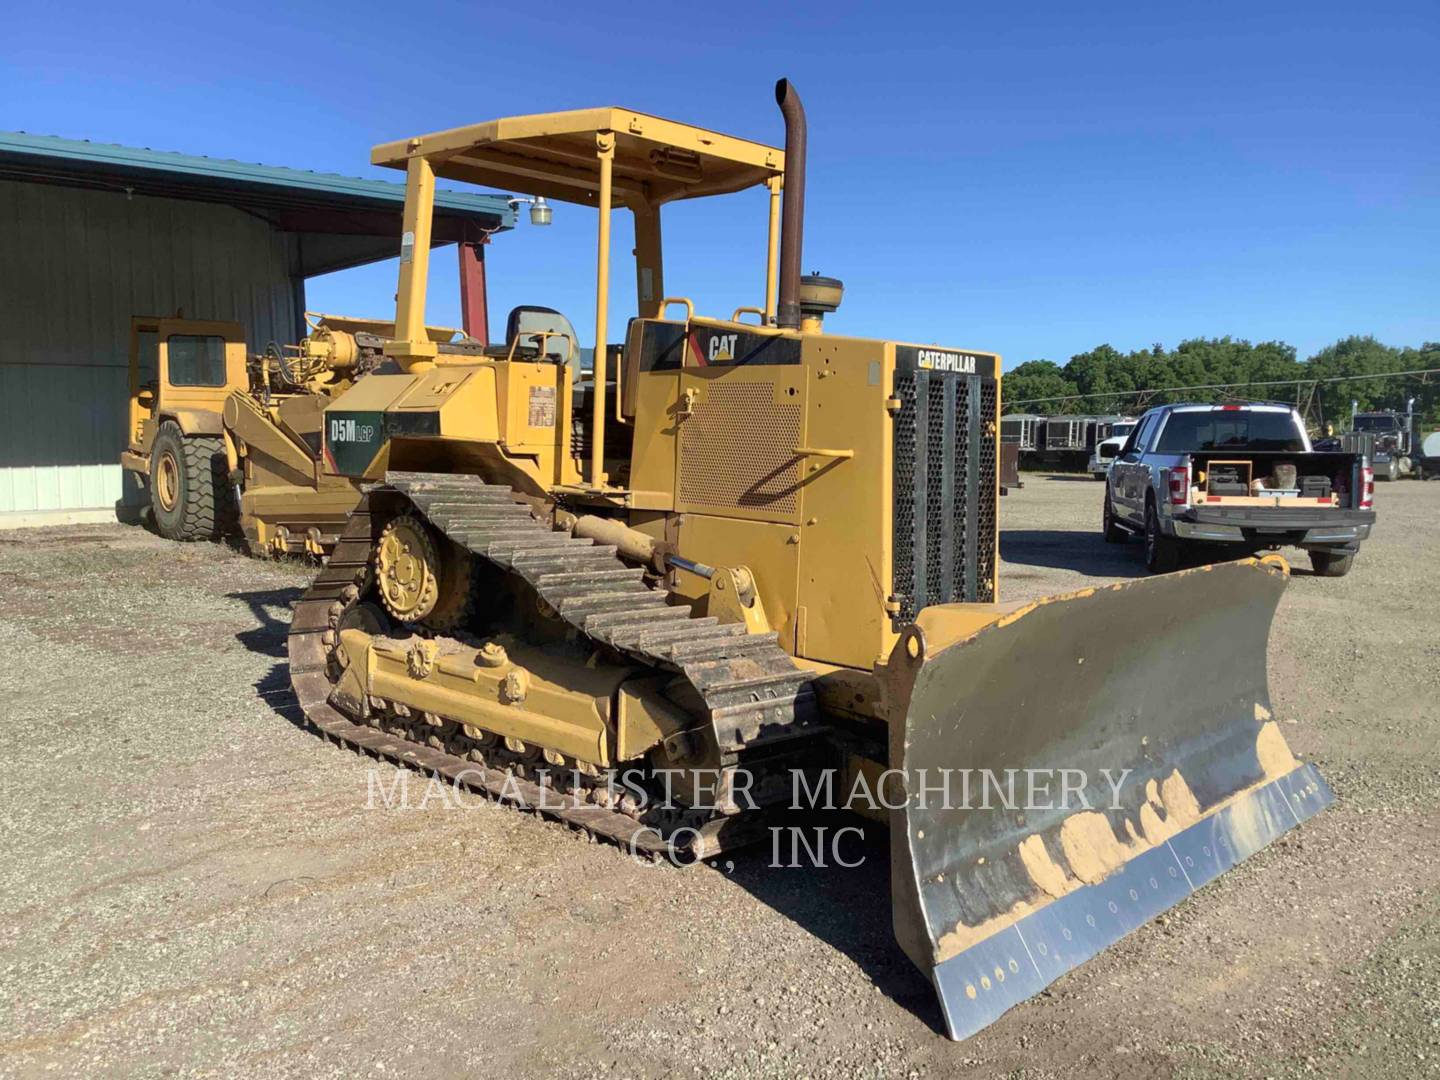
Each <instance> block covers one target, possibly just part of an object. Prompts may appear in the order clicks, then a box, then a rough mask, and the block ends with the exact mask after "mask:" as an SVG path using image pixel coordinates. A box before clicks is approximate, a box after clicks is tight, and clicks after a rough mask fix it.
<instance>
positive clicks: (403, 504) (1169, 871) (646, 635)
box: [290, 81, 1329, 1038]
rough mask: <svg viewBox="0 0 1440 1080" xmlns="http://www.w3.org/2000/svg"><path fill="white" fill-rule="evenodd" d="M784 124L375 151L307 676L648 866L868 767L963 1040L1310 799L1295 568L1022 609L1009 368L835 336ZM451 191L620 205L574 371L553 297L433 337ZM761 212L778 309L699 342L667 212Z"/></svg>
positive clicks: (451, 140) (552, 132) (592, 120)
mask: <svg viewBox="0 0 1440 1080" xmlns="http://www.w3.org/2000/svg"><path fill="white" fill-rule="evenodd" d="M777 101H778V102H779V104H780V108H781V111H782V113H783V115H784V119H785V146H784V149H783V150H782V149H781V148H779V147H774V146H766V145H764V144H760V143H756V142H753V141H750V140H746V139H739V138H734V137H731V136H726V135H722V134H719V133H717V132H714V131H709V130H706V129H702V128H695V127H691V126H688V125H684V124H677V123H675V122H673V121H668V120H664V119H661V118H658V117H654V116H650V115H647V114H643V113H637V112H633V111H630V110H624V109H618V108H602V109H590V110H579V111H575V112H569V113H557V114H549V115H545V116H533V117H517V118H510V119H503V120H496V121H491V122H489V123H485V124H479V125H474V126H472V127H468V128H457V129H453V130H451V131H445V132H437V133H434V134H431V135H424V136H420V137H417V138H413V139H407V140H403V141H400V142H395V143H390V144H386V145H383V146H381V147H378V148H376V150H375V153H374V158H373V160H374V161H375V163H377V164H379V165H383V166H390V167H394V168H401V169H404V170H405V171H406V173H407V196H406V208H405V239H404V243H403V245H402V250H401V264H400V280H399V288H398V291H397V312H396V322H395V325H396V336H395V340H393V341H390V342H388V343H387V344H386V345H385V353H386V355H387V356H388V357H389V358H391V359H392V360H393V361H394V362H395V371H394V372H390V371H388V370H387V371H386V372H383V373H376V374H373V375H370V376H368V377H367V378H366V379H364V380H362V382H361V383H359V384H357V385H356V387H355V388H354V389H353V390H351V391H350V392H349V393H347V394H345V395H344V396H342V397H341V398H339V399H338V400H336V401H335V402H334V403H333V404H332V405H331V406H330V407H329V409H328V410H327V413H326V418H327V424H326V430H327V445H326V453H327V455H328V457H327V460H328V461H329V462H330V463H331V465H332V467H333V468H335V469H336V470H337V471H339V472H344V473H346V474H347V475H350V476H353V477H355V478H357V479H360V480H363V481H365V482H367V483H368V485H369V487H368V494H367V495H366V497H365V500H364V501H363V502H362V504H361V506H360V507H359V508H358V509H357V510H356V512H355V514H353V515H352V516H351V519H350V522H349V524H348V525H347V527H346V530H345V533H344V535H343V536H342V537H341V539H340V542H339V544H338V545H337V547H336V550H335V554H334V555H333V556H332V558H331V560H330V563H329V565H328V566H327V567H326V569H325V571H324V572H323V573H322V574H321V576H320V578H319V579H318V580H317V582H316V584H315V586H314V587H313V588H312V589H311V591H310V592H309V593H307V594H306V597H305V599H304V600H303V601H302V602H301V604H300V605H299V606H298V607H297V610H296V615H295V619H294V622H293V624H292V629H291V636H290V658H291V670H292V675H293V679H294V684H295V688H296V694H297V696H298V698H299V700H300V702H301V705H302V706H303V707H304V709H305V710H306V714H307V716H308V717H309V718H310V720H311V722H312V723H314V724H315V725H316V726H317V727H320V728H322V729H323V730H324V731H326V732H327V733H328V734H330V735H332V736H334V737H336V738H339V739H342V740H345V741H347V742H351V743H353V744H354V745H357V746H362V747H364V748H366V749H367V750H370V751H372V752H375V753H380V754H386V755H389V756H392V757H394V758H395V759H396V760H400V761H405V762H410V763H418V764H421V765H423V766H424V767H426V768H429V769H432V770H433V771H435V772H437V773H440V774H442V775H445V776H451V777H455V778H460V777H466V776H468V777H470V778H471V780H470V781H469V782H472V783H473V784H475V785H477V786H479V787H481V788H482V789H483V790H486V791H488V792H490V793H491V794H494V795H496V797H498V798H501V799H505V800H508V801H517V800H519V801H524V800H525V799H528V798H529V797H530V796H529V795H528V794H526V793H527V792H531V793H534V792H541V793H543V794H544V795H545V800H544V802H543V803H542V804H541V805H540V806H539V809H540V810H541V812H544V813H547V814H550V815H551V816H554V817H556V818H558V819H560V820H563V821H564V822H566V823H567V824H568V825H570V826H571V827H573V828H576V829H580V830H583V831H586V832H589V833H591V834H592V835H595V836H600V837H604V838H606V839H609V840H613V841H616V842H620V843H623V844H626V845H628V846H630V847H631V849H632V850H643V851H648V852H652V853H666V854H672V855H673V854H677V853H678V854H683V855H685V856H686V857H688V858H690V859H696V858H703V857H708V856H711V855H714V854H716V853H718V852H720V851H722V850H725V849H726V848H727V847H731V846H735V845H739V844H742V843H746V842H753V841H756V840H763V839H765V838H766V837H767V835H768V833H767V829H768V828H769V827H770V825H771V824H772V823H774V822H776V821H777V820H782V821H783V820H784V817H783V814H784V811H785V810H786V809H787V807H788V804H789V803H790V802H791V801H792V793H793V792H794V791H795V785H794V783H793V782H792V780H793V778H794V776H795V774H797V773H799V774H802V775H804V776H805V777H806V778H807V779H809V780H814V779H816V776H817V774H819V773H822V772H824V771H825V770H835V769H837V768H839V769H840V771H842V772H843V773H844V775H845V776H846V777H880V778H882V779H881V782H880V783H879V784H878V785H877V790H878V791H882V792H886V793H888V794H886V795H884V796H883V800H882V801H883V803H884V804H885V805H886V806H887V807H888V816H889V821H890V824H891V831H892V844H891V858H892V864H893V883H894V921H895V931H896V935H897V937H898V938H899V940H900V942H901V944H902V946H903V947H904V949H905V951H906V953H907V954H908V955H909V956H910V957H911V958H912V959H913V960H914V961H915V963H916V964H917V965H918V966H919V968H920V969H921V970H922V971H923V972H925V974H926V975H927V976H928V977H930V978H932V979H933V981H934V983H935V985H936V987H937V989H938V991H939V994H940V998H941V1001H942V1004H943V1007H944V1010H945V1015H946V1019H947V1023H948V1025H949V1030H950V1032H951V1034H952V1035H954V1036H955V1037H957V1038H958V1037H963V1036H964V1035H967V1034H969V1033H971V1032H974V1031H976V1030H978V1029H979V1028H980V1027H983V1026H984V1025H985V1024H987V1023H989V1022H990V1021H991V1020H993V1019H994V1018H995V1017H996V1016H998V1015H999V1014H1000V1013H1001V1012H1003V1011H1004V1010H1005V1009H1007V1008H1009V1007H1010V1006H1011V1005H1014V1004H1015V1003H1016V1002H1018V1001H1021V1000H1023V999H1024V998H1026V997H1028V996H1029V995H1031V994H1033V993H1034V992H1035V991H1036V990H1037V989H1038V988H1040V987H1042V986H1044V985H1045V984H1047V983H1048V982H1050V981H1051V980H1053V979H1054V978H1056V977H1057V976H1058V975H1059V974H1061V973H1062V972H1064V971H1066V970H1068V969H1070V968H1072V967H1074V966H1075V965H1076V964H1078V963H1081V962H1082V961H1083V960H1084V959H1086V958H1087V957H1088V956H1090V955H1093V954H1094V953H1095V952H1096V951H1097V950H1099V949H1101V948H1103V947H1105V946H1106V945H1108V944H1109V943H1111V942H1113V941H1115V940H1116V939H1117V938H1119V937H1120V936H1121V935H1122V934H1124V933H1126V932H1128V931H1129V930H1131V929H1134V928H1135V927H1136V926H1138V925H1140V924H1141V923H1142V922H1143V921H1145V920H1146V919H1148V918H1150V917H1151V916H1153V915H1154V914H1155V913H1156V912H1158V911H1160V910H1163V909H1164V908H1166V907H1168V906H1170V905H1171V904H1174V903H1176V902H1177V901H1178V900H1179V899H1181V898H1182V897H1183V896H1185V895H1187V894H1188V893H1189V892H1190V891H1192V890H1193V889H1195V888H1198V887H1199V886H1200V885H1202V884H1204V882H1205V881H1207V880H1209V879H1210V878H1211V877H1213V876H1214V875H1215V874H1217V873H1220V872H1221V871H1223V870H1224V869H1226V868H1227V867H1228V866H1229V865H1231V864H1233V863H1234V862H1236V861H1238V860H1239V859H1242V858H1244V857H1245V856H1247V855H1249V854H1251V853H1252V852H1253V851H1255V850H1256V849H1258V848H1259V847H1260V846H1262V845H1263V844H1265V843H1266V842H1268V841H1269V840H1270V839H1273V837H1274V836H1276V835H1278V834H1279V833H1280V832H1282V831H1283V830H1284V829H1286V828H1289V827H1291V826H1293V825H1295V824H1296V823H1298V822H1299V821H1300V820H1301V819H1303V818H1304V817H1306V816H1307V815H1309V814H1311V813H1314V812H1315V811H1316V810H1317V809H1319V808H1320V807H1321V806H1322V805H1323V804H1324V803H1325V802H1326V801H1327V800H1328V798H1329V794H1328V791H1327V789H1326V788H1325V785H1324V783H1323V781H1322V780H1321V779H1320V778H1319V776H1318V775H1317V774H1316V773H1315V772H1314V771H1313V769H1310V768H1309V767H1306V766H1302V765H1299V764H1298V763H1296V762H1295V761H1294V759H1293V758H1292V757H1291V756H1290V752H1289V750H1288V749H1287V748H1286V746H1285V743H1284V740H1283V739H1282V738H1281V736H1280V734H1279V731H1278V729H1277V728H1276V727H1275V724H1274V722H1273V720H1271V718H1270V715H1269V701H1268V697H1267V692H1266V684H1265V653H1266V638H1267V635H1268V631H1269V625H1270V621H1271V618H1272V616H1273V613H1274V609H1275V605H1276V603H1277V602H1278V599H1279V596H1280V593H1281V591H1282V589H1283V587H1284V584H1285V581H1286V571H1285V569H1284V567H1283V565H1280V564H1278V563H1275V562H1273V561H1272V562H1270V563H1264V562H1257V561H1254V560H1250V561H1246V562H1242V563H1234V564H1229V565H1225V566H1216V567H1205V568H1201V569H1199V570H1193V571H1187V572H1185V573H1180V574H1173V575H1166V576H1162V577H1158V578H1152V579H1146V580H1143V581H1137V582H1131V583H1127V584H1124V585H1121V586H1116V587H1108V588H1101V589H1094V590H1087V591H1085V592H1081V593H1076V594H1073V595H1069V596H1061V597H1054V598H1051V599H1049V600H1046V601H1044V602H1040V603H1037V604H1030V605H1021V604H1005V603H1001V602H1000V601H999V597H998V563H999V559H998V537H999V525H998V521H997V517H996V512H997V507H998V498H997V496H998V488H999V483H998V480H999V478H998V475H997V463H998V460H999V454H998V450H999V409H1000V370H1001V362H1000V357H999V356H997V355H996V354H995V353H993V352H991V351H987V350H977V349H967V348H951V347H944V346H938V345H933V344H922V343H905V342H899V341H888V340H869V339H864V338H857V337H849V336H844V335H840V334H834V333H831V332H829V331H828V330H827V328H826V327H825V325H824V323H825V318H826V316H827V315H829V314H830V313H832V312H834V311H835V310H836V309H837V308H838V307H839V304H840V300H841V295H842V287H841V285H840V282H839V281H837V280H835V279H831V278H825V277H821V276H819V275H811V276H809V277H803V278H802V276H801V271H800V265H801V241H802V234H803V205H804V162H805V150H806V125H805V116H804V111H803V109H802V108H801V106H800V101H799V98H798V95H796V93H795V91H794V88H793V87H792V86H790V85H789V84H788V83H786V82H784V81H782V82H781V83H780V84H779V86H778V87H777ZM437 178H441V179H447V180H451V181H459V182H470V183H477V184H484V185H488V186H495V187H508V188H510V189H512V190H520V191H522V192H524V193H525V194H526V195H527V196H531V197H533V198H536V199H540V198H544V199H546V200H549V201H553V202H555V203H560V204H569V205H571V206H578V207H585V208H591V209H594V210H596V211H597V212H598V217H599V229H598V246H597V257H596V275H595V276H596V281H595V285H596V319H595V326H594V329H593V338H592V339H591V340H593V341H594V342H595V343H596V348H595V349H594V354H593V355H594V360H593V366H591V367H590V368H589V369H588V370H587V369H586V368H585V367H584V366H583V365H582V364H580V363H578V362H577V359H576V357H575V355H574V353H575V351H576V350H574V349H573V348H572V346H574V345H576V344H577V343H576V342H575V341H574V335H575V331H574V329H573V327H572V326H571V324H570V322H569V321H568V320H565V319H563V318H561V317H559V316H557V315H556V314H555V313H553V312H550V313H549V315H548V316H545V317H544V318H541V317H540V316H543V315H544V313H546V312H547V311H548V309H546V308H543V307H538V306H537V307H531V308H528V309H526V310H528V311H529V312H530V313H532V315H534V316H536V318H535V319H532V320H531V321H530V322H529V323H525V321H524V320H523V319H518V317H517V326H520V325H527V326H528V327H529V329H528V330H526V331H524V332H523V333H522V332H521V331H520V330H518V329H516V330H512V332H511V333H510V334H508V335H507V340H506V341H505V342H500V343H494V344H484V345H480V346H474V347H471V346H465V347H456V346H454V345H453V344H452V345H447V344H445V343H436V342H433V341H431V340H430V339H429V338H427V336H426V335H425V333H424V304H425V289H426V277H427V266H428V252H429V248H430V243H431V234H430V216H431V210H432V206H433V199H434V190H435V182H436V180H437ZM755 188H762V189H764V192H765V193H766V194H767V195H768V199H766V206H768V211H769V217H768V237H769V241H768V245H767V248H766V257H765V261H764V264H763V272H758V273H757V274H756V275H755V281H754V286H755V291H756V293H758V294H759V295H758V296H757V297H756V298H755V299H756V300H757V302H756V303H754V304H753V305H742V306H740V307H737V308H736V309H735V310H734V311H733V313H732V314H730V315H729V317H726V318H719V317H706V316H704V315H701V314H697V313H696V310H695V305H694V303H693V302H692V301H691V300H690V299H688V298H685V297H683V296H678V295H675V294H673V293H671V292H669V291H668V290H667V286H666V283H665V278H664V269H663V260H662V257H661V256H662V245H661V230H660V212H661V208H662V207H663V206H665V205H667V204H668V203H670V202H673V201H676V200H680V199H690V198H697V197H702V196H706V197H708V196H712V195H718V194H726V193H732V192H744V191H747V190H752V189H755ZM782 199H783V206H782ZM547 205H548V204H547ZM614 207H620V208H624V209H628V210H630V211H631V213H632V215H633V220H634V230H635V277H634V280H635V283H636V294H635V297H636V307H635V317H634V318H632V319H631V320H630V321H629V323H628V324H627V326H626V330H625V333H624V334H623V337H624V344H623V345H614V344H608V342H610V338H611V335H610V333H609V325H610V323H609V315H610V313H609V295H610V289H609V271H610V217H611V213H612V208H614ZM757 217H758V214H757ZM757 225H758V221H757ZM755 232H756V234H757V236H758V235H760V234H761V230H760V229H759V228H758V227H757V228H756V230H755ZM762 282H763V286H762ZM547 319H548V321H547ZM586 331H587V332H588V328H586ZM616 336H621V335H616ZM616 770H622V771H623V770H631V771H632V772H635V774H636V775H638V776H639V786H638V787H636V788H633V789H630V790H631V791H632V792H639V793H640V795H646V794H647V793H648V794H651V795H653V794H655V793H656V792H658V791H659V790H661V788H660V779H659V778H660V776H661V774H662V773H664V774H666V775H667V776H668V777H669V779H667V780H666V782H665V786H664V789H663V790H664V791H665V792H666V794H667V798H668V795H669V793H670V792H671V791H675V790H678V792H679V794H678V795H677V796H676V803H675V804H671V803H669V802H664V801H662V802H658V803H655V804H652V805H649V806H647V805H646V802H645V799H644V798H638V799H637V798H634V797H631V795H629V794H626V795H621V796H619V797H617V794H616V791H615V790H614V788H613V787H610V786H609V785H608V784H607V782H606V777H607V776H609V775H612V774H613V773H614V772H615V771H616ZM707 774H713V777H714V780H713V782H710V783H708V784H707V782H705V781H703V780H702V777H703V776H705V775H707ZM671 781H674V782H673V783H672V782H671ZM526 785H529V786H528V787H527V786H526ZM742 791H743V792H744V793H745V796H744V798H742V797H741V796H740V795H739V794H738V793H739V792H742ZM517 792H518V794H517ZM707 792H708V793H710V795H711V796H713V797H708V798H707V797H705V794H706V793H707Z"/></svg>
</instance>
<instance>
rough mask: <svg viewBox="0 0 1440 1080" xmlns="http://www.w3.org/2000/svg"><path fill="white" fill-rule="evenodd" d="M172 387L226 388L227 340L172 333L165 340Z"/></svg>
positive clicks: (211, 336)
mask: <svg viewBox="0 0 1440 1080" xmlns="http://www.w3.org/2000/svg"><path fill="white" fill-rule="evenodd" d="M165 349H166V353H167V354H168V358H169V368H170V372H169V374H170V385H171V386H224V385H225V339H224V338H222V337H216V336H214V335H203V336H202V335H199V334H171V335H170V336H169V337H168V338H166V339H165Z"/></svg>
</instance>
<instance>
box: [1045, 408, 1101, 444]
mask: <svg viewBox="0 0 1440 1080" xmlns="http://www.w3.org/2000/svg"><path fill="white" fill-rule="evenodd" d="M1094 445H1095V420H1094V418H1093V417H1089V416H1052V417H1050V418H1049V419H1048V420H1046V421H1045V449H1046V450H1080V451H1084V450H1089V449H1090V447H1092V446H1094Z"/></svg>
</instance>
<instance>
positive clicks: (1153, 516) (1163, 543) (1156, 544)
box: [1145, 499, 1180, 574]
mask: <svg viewBox="0 0 1440 1080" xmlns="http://www.w3.org/2000/svg"><path fill="white" fill-rule="evenodd" d="M1179 567H1180V541H1178V540H1176V539H1175V538H1174V537H1173V536H1166V535H1165V534H1164V533H1162V532H1161V531H1160V515H1159V514H1158V513H1156V511H1155V501H1154V500H1153V499H1148V500H1146V502H1145V569H1147V570H1149V571H1150V572H1151V573H1152V574H1168V573H1170V572H1172V571H1174V570H1177V569H1179Z"/></svg>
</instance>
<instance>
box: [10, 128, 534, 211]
mask: <svg viewBox="0 0 1440 1080" xmlns="http://www.w3.org/2000/svg"><path fill="white" fill-rule="evenodd" d="M86 177H94V178H96V179H105V178H117V177H118V178H125V177H132V178H133V179H135V180H136V181H145V180H147V179H149V180H152V181H157V182H159V184H160V190H155V191H150V190H144V189H143V188H142V187H137V189H136V190H137V192H138V193H141V194H161V195H164V196H166V197H170V198H185V197H186V194H185V192H184V191H183V190H180V189H178V188H177V187H176V185H177V184H180V185H184V186H191V187H193V188H194V189H195V192H196V193H197V194H195V195H191V196H190V197H200V194H199V193H202V192H209V193H212V194H213V193H218V192H220V191H225V190H232V191H234V192H235V193H236V194H237V195H242V197H243V194H245V193H246V192H250V193H254V194H255V195H257V196H258V195H262V194H267V193H268V194H269V195H271V196H279V195H282V194H283V193H285V192H287V191H288V192H290V193H292V194H293V195H294V196H296V197H298V198H299V200H301V201H304V202H306V203H312V202H315V201H320V202H329V203H331V204H332V205H334V206H335V207H336V208H340V207H344V206H357V205H359V204H367V203H368V204H370V205H371V206H372V207H376V208H378V206H377V204H380V205H384V206H386V207H387V208H390V207H399V206H402V205H403V204H404V202H405V188H404V185H402V184H394V183H390V182H389V181H386V180H362V179H360V178H359V177H354V176H340V175H338V174H336V173H322V172H312V171H310V170H308V169H287V168H283V167H281V166H276V165H257V164H251V163H249V162H244V161H234V160H230V159H226V158H211V157H203V156H200V155H196V154H177V153H173V152H171V151H168V150H149V149H141V148H138V147H133V146H118V145H116V144H114V143H93V142H90V141H89V140H87V139H62V138H59V137H57V136H53V135H31V134H28V133H26V132H23V131H0V178H5V179H29V180H40V181H42V182H43V181H44V180H46V179H49V180H52V181H55V182H62V183H63V182H66V181H67V180H69V181H76V182H79V181H83V180H84V179H85V178H86ZM105 186H112V185H110V184H106V185H105ZM148 186H149V185H144V187H145V188H148ZM212 201H213V200H212ZM435 209H436V212H437V216H447V217H456V216H458V217H467V218H472V219H477V224H478V223H480V222H479V220H478V219H485V221H484V227H485V228H486V229H508V228H510V227H512V226H513V225H514V224H515V211H514V210H513V209H512V208H511V206H510V204H509V202H508V201H507V197H506V196H504V195H482V194H468V193H462V192H455V191H439V192H436V194H435Z"/></svg>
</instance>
